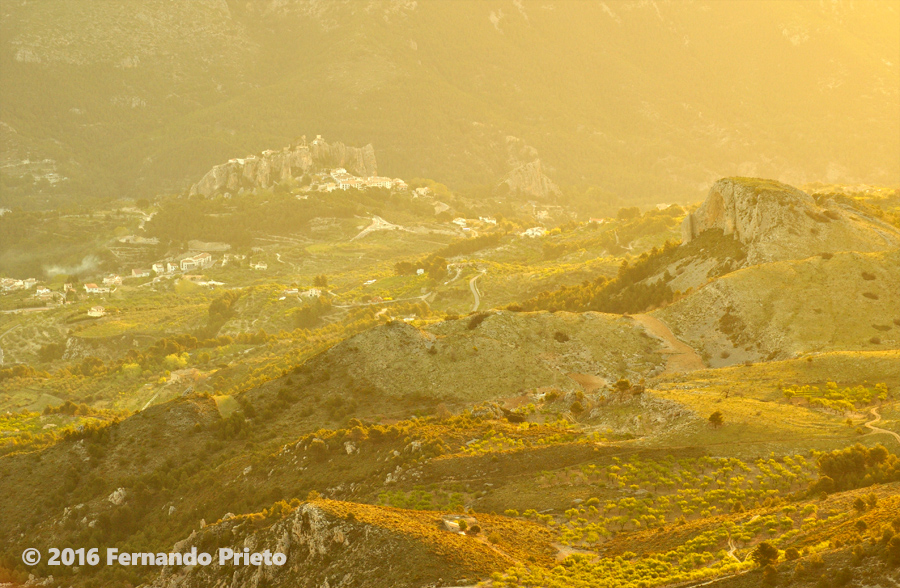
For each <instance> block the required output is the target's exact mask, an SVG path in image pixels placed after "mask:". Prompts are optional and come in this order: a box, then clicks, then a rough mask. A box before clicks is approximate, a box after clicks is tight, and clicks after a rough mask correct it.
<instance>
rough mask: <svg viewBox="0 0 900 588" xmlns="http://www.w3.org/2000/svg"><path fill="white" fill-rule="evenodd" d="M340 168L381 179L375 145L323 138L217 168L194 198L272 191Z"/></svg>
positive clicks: (197, 188)
mask: <svg viewBox="0 0 900 588" xmlns="http://www.w3.org/2000/svg"><path fill="white" fill-rule="evenodd" d="M338 167H342V168H344V169H346V170H347V171H348V172H350V173H351V174H354V175H357V176H361V177H369V176H375V175H378V165H377V163H376V161H375V149H374V148H373V147H372V145H366V146H365V147H348V146H347V145H344V144H343V143H340V142H339V143H331V144H329V143H326V142H325V141H324V140H322V138H321V137H316V139H315V140H314V141H313V142H312V143H307V142H306V137H303V138H301V140H300V141H299V142H298V143H297V144H295V145H291V146H289V147H285V148H284V149H282V150H281V151H272V150H268V151H263V152H262V153H261V154H259V155H251V156H249V157H245V158H242V159H232V160H230V161H229V162H228V163H223V164H221V165H217V166H215V167H213V168H212V169H211V170H209V171H208V172H207V173H206V175H205V176H203V178H202V179H201V180H200V181H199V182H197V183H196V184H194V185H193V186H192V187H191V195H192V196H193V195H196V194H202V195H203V196H212V195H214V194H221V193H224V192H237V191H238V190H240V189H241V188H268V187H270V186H273V185H274V184H277V183H279V182H283V181H285V180H288V179H290V178H299V177H300V176H303V175H304V174H307V173H311V172H317V171H323V170H327V169H332V168H338Z"/></svg>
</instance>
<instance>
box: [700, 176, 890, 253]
mask: <svg viewBox="0 0 900 588" xmlns="http://www.w3.org/2000/svg"><path fill="white" fill-rule="evenodd" d="M709 229H721V230H722V231H724V233H725V234H726V235H734V237H735V238H736V239H738V240H739V241H741V243H743V244H744V245H745V246H747V262H748V263H749V264H756V263H763V262H768V261H776V260H784V259H803V258H806V257H810V256H812V255H815V254H817V253H823V252H831V253H833V252H837V251H882V250H885V249H892V248H895V247H898V246H900V231H898V230H897V229H896V228H895V227H893V226H891V225H889V224H887V223H885V222H883V221H881V220H880V219H878V218H875V217H873V216H871V215H869V214H867V213H865V212H864V211H862V210H860V209H859V208H856V207H854V206H852V205H850V204H849V203H847V202H844V201H836V200H834V199H831V198H821V199H819V201H817V200H816V199H815V198H813V197H812V196H810V195H809V194H807V193H806V192H803V191H802V190H798V189H797V188H794V187H792V186H788V185H786V184H782V183H780V182H776V181H774V180H763V179H757V178H725V179H722V180H719V181H718V182H716V183H715V184H713V186H712V188H711V189H710V191H709V195H708V196H707V198H706V201H705V202H704V203H703V204H702V205H701V206H700V207H699V208H698V209H697V210H696V211H694V212H692V213H691V214H689V215H688V216H687V217H685V219H684V223H683V224H682V242H684V243H687V242H689V241H691V240H693V239H695V238H697V237H698V236H699V235H700V234H701V233H703V232H704V231H707V230H709Z"/></svg>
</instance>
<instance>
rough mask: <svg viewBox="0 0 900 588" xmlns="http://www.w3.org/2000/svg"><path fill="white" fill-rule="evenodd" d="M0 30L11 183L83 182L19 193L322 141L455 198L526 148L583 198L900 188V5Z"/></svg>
mask: <svg viewBox="0 0 900 588" xmlns="http://www.w3.org/2000/svg"><path fill="white" fill-rule="evenodd" d="M0 17H2V27H3V30H4V31H5V34H4V36H3V42H2V44H0V71H2V72H3V81H4V83H3V84H2V89H0V102H2V104H3V105H4V108H3V113H2V121H0V122H3V123H4V125H5V126H4V127H3V128H4V129H6V130H7V131H8V132H4V134H3V140H4V146H3V150H4V154H5V158H6V159H7V160H8V163H10V164H14V165H12V167H9V168H7V169H8V170H13V171H14V172H15V173H16V174H23V173H26V172H30V173H32V174H34V175H35V176H38V177H43V176H45V175H46V173H47V172H46V170H45V169H44V167H46V166H47V165H52V166H53V169H54V170H55V173H57V174H59V175H61V176H64V177H68V178H71V181H69V182H61V183H59V184H58V186H59V187H58V188H56V189H54V188H52V187H50V186H48V185H46V183H40V184H31V183H28V182H26V183H25V185H19V184H16V186H15V187H13V186H12V183H10V184H9V186H10V188H9V189H8V190H5V192H6V194H5V195H4V198H5V199H6V200H8V201H11V200H17V201H20V202H26V203H27V202H29V201H30V199H32V198H39V199H40V198H46V197H47V196H48V195H50V194H54V193H57V194H62V195H64V194H73V193H76V194H77V193H80V194H85V193H89V194H97V193H101V194H117V195H118V194H122V193H126V194H153V193H156V192H159V191H161V190H163V189H171V190H175V189H177V190H182V189H184V188H186V187H188V186H190V184H191V183H193V182H196V181H197V180H198V179H199V178H200V176H201V175H202V174H203V173H204V172H205V171H206V170H207V169H209V168H210V167H211V166H212V165H214V164H216V163H219V162H221V161H224V160H227V159H229V158H233V157H244V156H246V155H247V154H248V153H254V152H259V151H262V150H264V149H269V148H280V147H281V146H283V145H286V144H289V143H290V142H292V141H294V140H295V139H296V138H297V137H299V136H300V135H303V134H306V135H308V136H313V135H315V134H322V135H324V136H328V137H330V138H332V139H335V140H341V141H344V142H346V143H348V144H354V145H365V144H368V143H372V144H373V146H374V147H375V149H376V151H377V152H378V154H379V162H380V163H381V164H382V168H381V171H382V172H383V173H385V174H387V175H390V176H391V177H395V176H400V177H416V176H424V177H433V178H435V179H437V180H439V181H444V182H451V183H452V184H454V185H470V184H479V183H486V182H496V181H497V180H499V179H500V178H501V177H502V176H503V174H505V173H507V172H508V171H510V170H511V169H513V168H515V167H518V166H520V165H522V164H525V163H528V162H529V161H530V160H531V159H532V157H528V158H525V159H522V158H521V155H522V153H520V152H518V151H515V150H510V149H508V146H509V145H510V144H511V143H510V140H509V138H510V137H512V138H513V139H514V141H513V143H516V142H517V141H518V140H521V141H523V142H524V143H525V144H527V145H529V146H530V147H531V149H532V150H533V152H536V153H539V154H540V157H541V160H542V163H543V165H544V167H545V168H546V170H547V172H548V175H549V176H550V177H551V178H552V179H553V180H554V181H556V182H557V183H559V184H561V185H566V184H575V183H579V184H582V183H595V184H600V185H602V186H603V187H604V188H606V189H607V190H610V191H613V192H616V193H620V194H625V195H627V196H628V197H629V198H631V199H635V200H637V199H641V200H644V201H654V200H655V201H659V200H664V199H671V198H670V197H683V195H685V194H687V195H693V194H695V193H696V190H698V189H699V188H700V187H701V186H705V185H708V183H709V182H711V181H712V180H713V179H715V178H716V177H721V176H725V175H736V174H740V175H765V176H769V177H775V178H778V179H781V180H785V181H791V182H794V183H802V182H804V181H807V180H808V179H812V178H815V179H825V180H827V181H838V180H843V181H860V180H865V181H868V182H881V183H890V182H896V181H898V179H900V176H898V174H900V141H898V139H897V137H898V136H900V111H898V108H897V104H898V87H900V84H898V81H900V71H898V64H897V63H896V61H897V60H896V56H897V54H898V51H900V35H898V33H897V31H898V30H900V27H898V26H897V24H898V22H900V11H898V9H897V7H896V5H895V4H894V3H891V2H867V3H862V4H861V3H852V2H836V3H830V4H821V3H819V2H778V3H766V4H758V3H754V2H708V1H707V2H695V3H655V2H627V3H625V2H623V3H604V2H597V3H584V2H569V1H565V0H560V1H553V2H548V1H546V0H540V1H537V0H535V1H525V2H511V1H507V0H491V1H489V2H474V1H460V2H452V3H447V2H429V1H426V2H408V1H401V0H382V1H378V2H370V3H358V2H318V1H315V0H291V1H277V2H276V1H270V2H259V3H240V2H235V1H226V0H220V1H217V2H214V1H212V0H210V1H206V2H195V3H191V4H190V6H179V7H178V8H177V9H174V8H172V6H171V5H170V4H169V3H165V2H161V1H158V0H157V1H154V2H139V3H137V2H134V3H124V4H122V3H119V4H116V5H115V6H113V5H108V4H106V3H101V4H97V3H83V2H76V1H73V0H67V1H65V2H58V3H55V4H54V5H53V6H52V7H47V6H45V5H43V4H41V3H7V4H5V5H4V9H3V11H2V12H0ZM660 56H664V59H660ZM560 88H564V89H565V91H560ZM776 88H777V90H775V89H776ZM836 113H840V115H839V116H838V115H836ZM436 138H437V140H435V139H436ZM516 138H517V139H516ZM45 159H48V160H51V161H50V162H49V163H46V164H42V165H43V166H44V167H41V166H39V165H38V164H37V163H36V162H43V161H44V160H45ZM26 160H28V163H23V162H25V161H26ZM53 179H54V180H55V179H56V178H53ZM40 194H43V196H40Z"/></svg>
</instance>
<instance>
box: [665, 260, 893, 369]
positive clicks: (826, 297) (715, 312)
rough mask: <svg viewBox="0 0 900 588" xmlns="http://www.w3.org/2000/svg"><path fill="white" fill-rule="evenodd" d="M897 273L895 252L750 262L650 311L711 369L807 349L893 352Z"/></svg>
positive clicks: (782, 355)
mask: <svg viewBox="0 0 900 588" xmlns="http://www.w3.org/2000/svg"><path fill="white" fill-rule="evenodd" d="M898 268H900V251H898V250H893V251H885V252H878V253H854V252H843V253H836V254H833V255H832V254H824V255H822V256H817V257H812V258H809V259H805V260H800V261H781V262H775V263H768V264H763V265H756V266H751V267H748V268H745V269H742V270H738V271H736V272H733V273H731V274H728V275H726V276H723V277H721V278H719V279H717V280H715V281H713V282H710V283H709V284H707V285H706V286H704V287H702V288H701V289H700V290H698V291H697V292H695V293H693V294H691V295H689V296H687V297H686V298H683V299H681V300H679V301H677V302H675V303H674V304H672V305H670V306H668V307H667V308H665V309H662V310H658V311H655V312H654V313H653V314H654V315H655V316H657V317H658V318H660V319H662V320H663V321H665V322H666V323H667V324H668V325H669V326H670V327H671V328H672V330H673V331H675V333H676V334H677V335H679V336H680V337H681V338H682V339H684V340H685V341H686V342H688V343H689V344H690V345H692V346H693V347H694V348H695V349H698V350H702V351H703V352H704V353H705V354H706V356H707V357H708V360H709V362H710V365H712V366H714V367H716V366H720V365H731V364H734V363H738V362H741V361H744V360H753V361H757V360H760V359H766V358H768V359H774V358H778V359H784V358H788V357H794V356H795V355H797V354H799V353H808V352H815V351H833V350H839V349H845V350H878V349H896V348H898V347H900V310H898V309H900V270H898ZM798 292H802V294H801V295H798V294H797V293H798Z"/></svg>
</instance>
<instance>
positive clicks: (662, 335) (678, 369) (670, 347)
mask: <svg viewBox="0 0 900 588" xmlns="http://www.w3.org/2000/svg"><path fill="white" fill-rule="evenodd" d="M632 318H633V319H634V320H636V321H637V322H639V323H640V324H642V325H643V326H644V328H645V329H647V332H648V333H650V334H651V335H653V336H654V337H656V338H657V339H661V340H662V341H663V342H664V343H665V344H666V347H665V348H664V349H663V351H662V352H663V353H664V354H666V355H668V358H667V359H666V371H665V373H669V374H674V373H683V372H692V371H694V370H702V369H705V368H706V365H704V363H703V359H702V358H701V357H700V356H699V355H697V352H696V351H694V349H693V348H692V347H691V346H690V345H687V344H686V343H684V342H683V341H681V340H680V339H678V337H676V336H675V334H674V333H672V331H671V329H669V327H668V326H667V325H666V323H664V322H662V321H661V320H659V319H658V318H656V317H654V316H650V315H649V314H635V315H632Z"/></svg>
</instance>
